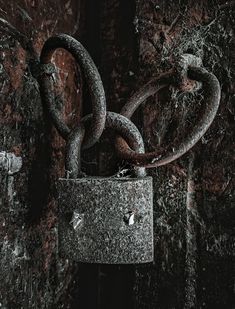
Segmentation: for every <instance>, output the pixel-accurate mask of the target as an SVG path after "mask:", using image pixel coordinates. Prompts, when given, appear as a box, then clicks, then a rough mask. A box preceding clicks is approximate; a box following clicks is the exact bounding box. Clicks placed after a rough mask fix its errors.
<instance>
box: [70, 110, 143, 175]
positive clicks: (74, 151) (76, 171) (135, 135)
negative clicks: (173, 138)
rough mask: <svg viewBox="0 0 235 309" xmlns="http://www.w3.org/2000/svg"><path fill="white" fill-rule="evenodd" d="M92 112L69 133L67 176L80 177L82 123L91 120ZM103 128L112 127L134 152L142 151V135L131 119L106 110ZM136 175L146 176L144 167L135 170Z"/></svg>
mask: <svg viewBox="0 0 235 309" xmlns="http://www.w3.org/2000/svg"><path fill="white" fill-rule="evenodd" d="M92 117H93V116H92V114H90V115H87V116H86V117H84V118H83V119H82V122H81V124H80V125H79V126H78V127H77V128H75V129H74V130H73V131H72V132H71V134H70V135H69V138H68V141H67V148H66V158H65V168H66V170H67V171H68V174H69V178H72V179H74V178H77V177H81V176H82V174H81V145H82V142H83V137H84V131H85V130H84V124H85V122H89V121H91V120H92ZM105 129H113V130H115V131H116V132H117V133H118V134H120V135H121V136H122V137H123V138H124V139H125V140H126V141H127V143H128V145H129V146H130V147H131V148H132V149H133V150H134V151H135V152H136V153H142V154H143V153H144V151H145V150H144V142H143V139H142V136H141V134H140V132H139V130H138V129H137V127H136V126H135V125H134V123H133V122H132V121H130V120H129V119H127V118H126V117H124V116H122V115H120V114H117V113H114V112H107V115H106V123H105ZM135 173H136V176H138V177H144V176H146V171H145V168H138V169H136V170H135Z"/></svg>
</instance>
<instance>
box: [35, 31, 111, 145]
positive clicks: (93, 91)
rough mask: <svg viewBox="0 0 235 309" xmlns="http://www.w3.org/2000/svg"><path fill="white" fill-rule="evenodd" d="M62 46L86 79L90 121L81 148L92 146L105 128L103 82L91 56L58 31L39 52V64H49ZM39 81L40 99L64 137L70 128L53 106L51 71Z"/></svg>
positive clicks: (70, 38)
mask: <svg viewBox="0 0 235 309" xmlns="http://www.w3.org/2000/svg"><path fill="white" fill-rule="evenodd" d="M58 48H63V49H65V50H67V51H69V52H70V53H71V54H72V55H73V56H74V58H75V60H76V61H77V63H79V65H80V66H81V69H82V72H83V74H84V76H85V78H86V81H87V84H88V88H89V92H90V96H91V100H92V112H93V113H92V114H93V116H92V123H91V126H90V128H89V129H88V130H87V133H86V136H85V140H84V145H83V148H89V147H91V146H93V145H94V144H95V143H96V142H97V141H98V140H99V138H100V136H101V134H102V133H103V130H104V125H105V116H106V102H105V93H104V89H103V84H102V81H101V78H100V75H99V72H98V70H97V68H96V66H95V64H94V62H93V60H92V59H91V57H90V55H89V54H88V52H87V51H86V49H85V48H84V47H83V45H82V44H81V43H80V42H78V41H77V40H75V39H74V38H73V37H71V36H69V35H66V34H59V35H57V36H54V37H51V38H49V39H48V40H47V41H46V42H45V44H44V46H43V48H42V52H41V56H40V61H41V64H42V65H44V64H48V63H50V61H51V58H52V55H53V53H54V51H55V50H56V49H58ZM39 81H40V84H41V87H40V88H41V94H42V100H43V101H44V103H45V104H46V106H47V108H48V109H49V111H50V115H51V119H52V120H53V123H54V125H55V126H56V128H57V130H58V132H59V133H60V135H61V136H62V137H63V138H65V139H66V138H67V136H68V134H69V133H70V129H69V128H68V126H67V125H66V124H65V123H64V121H63V119H62V117H61V114H60V112H59V111H58V110H57V108H56V107H55V94H54V88H53V76H52V75H51V74H43V76H41V77H40V79H39Z"/></svg>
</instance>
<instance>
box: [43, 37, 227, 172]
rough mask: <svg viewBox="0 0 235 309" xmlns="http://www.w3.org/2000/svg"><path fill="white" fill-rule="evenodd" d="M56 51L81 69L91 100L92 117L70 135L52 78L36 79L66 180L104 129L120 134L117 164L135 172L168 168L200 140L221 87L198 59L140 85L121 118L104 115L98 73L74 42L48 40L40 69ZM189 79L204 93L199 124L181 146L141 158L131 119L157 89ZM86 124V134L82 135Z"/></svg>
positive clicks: (140, 143) (48, 75) (183, 60)
mask: <svg viewBox="0 0 235 309" xmlns="http://www.w3.org/2000/svg"><path fill="white" fill-rule="evenodd" d="M57 48H64V49H66V50H67V51H69V52H70V53H71V54H72V55H73V56H74V58H75V60H76V61H77V62H78V63H79V64H80V65H81V68H82V70H83V73H84V75H85V77H86V79H87V82H88V86H89V90H90V95H91V99H92V114H90V115H88V116H86V117H84V118H83V119H82V120H81V122H80V124H79V125H78V126H77V127H76V128H75V129H73V130H70V129H69V128H68V126H67V125H66V124H65V123H64V121H63V119H62V116H61V114H60V113H59V111H58V110H57V108H56V106H55V96H54V92H53V82H52V76H51V75H52V74H51V73H50V72H48V71H47V69H46V70H44V71H43V70H42V72H43V73H42V74H41V76H40V78H39V80H40V89H41V95H42V99H43V101H44V102H45V104H46V106H47V108H48V110H49V113H50V115H51V118H52V121H53V123H54V125H55V127H56V128H57V130H58V132H59V133H60V134H61V136H62V137H64V138H65V139H66V140H67V155H66V169H67V170H68V171H70V177H78V176H79V175H80V152H81V148H84V149H85V148H90V147H91V146H93V145H94V144H95V143H96V142H97V141H98V140H99V138H100V136H101V135H102V133H103V130H104V129H105V128H109V129H113V130H115V131H116V132H117V134H119V136H118V137H117V139H116V149H117V152H118V155H119V156H120V158H122V159H125V160H127V161H128V162H130V163H131V164H133V165H135V166H139V167H148V168H150V167H156V166H161V165H165V164H168V163H170V162H172V161H174V160H176V159H178V158H180V157H181V156H182V155H184V154H185V153H186V152H187V151H188V150H190V149H191V148H192V147H193V146H194V145H195V144H196V143H197V142H198V141H199V140H200V139H201V138H202V136H203V135H204V134H205V133H206V131H207V130H208V128H209V127H210V125H211V123H212V121H213V119H214V118H215V115H216V112H217V110H218V107H219V102H220V96H221V90H220V85H219V82H218V80H217V78H216V77H215V75H213V74H212V73H210V72H208V71H207V70H206V69H205V68H203V67H202V62H201V59H200V58H197V57H195V56H194V55H188V54H185V55H183V56H182V57H181V58H180V60H179V61H178V64H177V66H176V69H175V70H172V71H170V72H167V73H165V74H162V75H160V76H159V77H158V78H155V79H153V80H151V81H150V82H148V83H147V84H145V85H144V86H143V87H142V88H141V89H139V90H138V91H137V92H136V93H134V95H133V96H132V97H131V98H130V99H129V101H128V102H127V103H126V104H125V105H124V107H123V108H122V110H121V112H120V114H116V113H113V112H107V113H106V103H105V93H104V89H103V84H102V81H101V79H100V75H99V73H98V70H97V68H96V66H95V64H94V63H93V61H92V59H91V58H90V56H89V54H88V52H87V51H86V50H85V48H84V47H83V46H82V45H81V43H79V42H78V41H76V40H75V39H74V38H72V37H70V36H68V35H64V34H60V35H57V36H55V37H52V38H49V39H48V40H47V41H46V43H45V44H44V46H43V49H42V53H41V58H40V59H41V64H42V66H45V65H48V64H50V61H51V57H52V54H53V53H54V51H55V50H56V49H57ZM188 79H191V80H194V81H197V82H200V84H201V85H202V89H203V91H204V105H205V110H204V112H203V114H202V116H201V118H200V120H199V122H198V123H197V124H196V126H195V127H194V128H193V130H192V131H191V132H189V134H188V135H187V136H186V138H185V139H184V141H182V142H181V143H179V144H178V145H176V146H175V147H174V149H172V150H171V151H169V152H163V153H159V151H152V152H148V153H145V152H144V144H143V139H142V136H141V134H140V132H139V131H138V129H137V128H136V126H135V125H134V124H133V123H132V122H131V120H130V118H131V117H132V115H133V113H134V112H135V111H136V110H137V108H138V107H139V106H140V105H141V104H143V103H144V102H145V101H146V100H147V99H148V98H149V97H151V96H153V95H154V94H156V93H157V92H158V91H159V90H160V89H162V88H165V87H168V86H169V85H173V86H179V85H183V84H184V82H186V81H187V80H188ZM87 123H88V124H89V125H88V129H85V127H87ZM85 124H86V126H85ZM75 158H77V160H76V159H75ZM137 175H139V176H144V175H145V169H144V168H142V169H141V168H138V169H137Z"/></svg>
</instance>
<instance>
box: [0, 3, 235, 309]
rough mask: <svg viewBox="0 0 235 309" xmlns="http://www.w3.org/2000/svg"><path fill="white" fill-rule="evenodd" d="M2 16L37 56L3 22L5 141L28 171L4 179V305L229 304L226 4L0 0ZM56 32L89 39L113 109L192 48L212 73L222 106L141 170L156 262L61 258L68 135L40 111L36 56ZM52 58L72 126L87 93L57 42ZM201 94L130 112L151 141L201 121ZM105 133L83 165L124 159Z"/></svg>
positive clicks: (229, 17)
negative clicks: (205, 126) (197, 134)
mask: <svg viewBox="0 0 235 309" xmlns="http://www.w3.org/2000/svg"><path fill="white" fill-rule="evenodd" d="M231 2H233V1H231ZM0 17H1V18H3V19H5V20H7V21H8V22H9V23H10V24H11V25H13V26H14V27H15V28H16V29H17V30H18V31H20V32H22V33H24V34H25V36H26V37H27V38H29V39H30V40H31V41H32V46H33V52H32V50H30V49H27V48H25V46H23V47H22V46H21V45H20V44H19V43H18V42H17V41H16V40H15V38H13V37H12V35H9V34H7V33H6V31H4V29H2V27H1V29H2V30H1V34H2V35H1V39H0V73H1V74H0V89H1V90H0V100H1V104H0V127H1V130H0V151H7V152H13V153H15V154H17V155H20V156H21V157H22V159H23V167H22V170H21V171H20V173H17V174H15V175H14V176H6V175H4V174H1V175H0V181H1V182H0V184H1V185H0V226H1V228H0V307H2V308H7V309H11V308H26V309H28V308H30V309H31V308H40V309H41V308H81V309H83V308H89V309H93V308H98V309H106V308H109V309H110V308H112V309H115V308H123V309H124V308H128V309H131V308H135V309H153V308H160V309H165V308H167V309H168V308H169V309H173V308H177V309H178V308H179V309H182V308H185V309H188V308H208V309H210V308H226V309H232V308H235V302H234V254H235V252H234V243H235V239H234V223H235V222H234V218H235V211H234V205H235V203H234V170H235V169H234V161H233V160H234V155H233V145H234V115H235V109H234V102H235V100H234V97H235V92H234V91H235V84H234V74H235V61H234V60H235V59H234V52H235V39H234V6H233V5H229V4H228V3H227V1H222V0H221V1H219V0H213V1H209V0H208V1H204V0H200V1H191V0H182V1H178V0H177V1H173V0H170V1H164V0H148V1H145V0H130V1H125V0H119V1H118V0H100V1H96V0H81V1H75V0H71V1H51V0H47V1H44V0H41V1H34V0H17V1H13V0H10V1H8V2H7V3H6V2H4V1H0ZM5 30H6V29H5ZM59 32H65V33H68V34H72V35H73V36H75V37H76V38H79V39H80V40H81V41H82V43H83V44H84V46H85V47H86V48H87V49H88V51H89V53H90V54H91V56H92V58H93V59H94V61H95V63H96V65H97V66H98V69H99V71H100V73H101V77H102V80H103V83H104V87H105V91H106V95H107V105H108V109H109V110H112V111H117V112H118V111H120V109H121V107H122V106H123V105H124V104H125V102H126V100H127V98H128V97H129V96H130V95H131V94H132V93H133V92H134V91H135V90H137V89H138V88H139V87H140V86H141V85H143V84H144V83H145V82H147V81H148V80H149V79H150V78H152V77H153V76H157V75H158V74H159V73H161V72H165V71H167V70H169V69H171V68H172V67H174V65H175V62H176V61H177V59H178V57H179V56H180V55H182V54H183V53H186V52H187V53H193V54H195V55H197V56H199V57H201V58H202V60H203V63H204V66H205V67H206V68H207V69H208V70H209V71H212V72H213V73H214V74H215V75H216V76H217V78H218V79H219V81H220V83H221V87H222V100H221V105H220V109H219V112H218V114H217V117H216V119H215V121H214V123H213V124H212V126H211V128H210V130H209V131H208V132H207V134H206V135H205V137H204V138H203V139H202V140H201V142H200V143H198V145H197V146H196V147H194V149H193V150H192V151H191V153H190V154H187V155H185V156H184V157H183V158H182V159H180V160H178V161H176V162H174V163H172V164H170V165H168V166H166V167H160V168H158V169H153V170H150V171H149V174H151V175H152V176H153V178H154V216H155V217H154V235H155V263H154V264H150V265H142V266H134V265H132V266H112V265H109V266H100V265H89V264H76V263H72V262H71V261H68V260H63V259H59V257H58V253H57V244H56V242H57V239H56V238H57V230H56V222H57V217H56V215H55V210H56V203H55V200H54V199H53V185H54V181H55V179H57V178H58V177H59V176H62V175H63V174H64V162H63V158H64V141H63V140H62V139H61V138H60V137H59V136H58V134H57V133H56V131H55V129H54V128H53V127H52V126H51V124H50V123H49V121H48V116H47V114H46V113H45V112H44V111H43V109H42V104H41V101H40V95H39V88H38V84H37V81H36V79H35V77H34V65H35V62H36V60H37V57H38V54H39V52H40V49H41V47H42V44H43V42H44V41H45V40H46V38H48V37H49V36H50V35H52V34H53V33H59ZM54 62H55V63H56V65H57V67H58V74H57V76H56V92H57V104H58V108H60V109H61V110H63V112H64V115H65V118H66V119H67V121H68V123H69V125H71V126H73V125H75V124H76V122H77V121H78V119H79V118H80V114H81V112H82V110H83V112H84V113H88V112H90V102H89V95H88V93H87V90H86V87H82V86H83V85H82V77H81V74H80V71H79V68H77V67H76V65H75V64H74V60H73V59H72V58H71V57H70V55H68V54H67V53H65V52H63V51H58V52H57V53H56V55H55V57H54ZM83 88H84V90H83ZM82 93H84V94H85V95H84V98H83V99H82ZM202 100H203V93H201V92H200V91H198V92H196V93H194V92H190V93H187V92H185V91H182V89H181V90H180V89H177V88H172V87H171V88H169V89H164V90H162V91H161V92H159V93H158V95H156V96H155V97H153V98H151V99H150V100H148V102H146V104H145V106H144V107H143V108H141V109H140V110H139V111H138V112H137V113H136V115H135V116H134V117H133V120H134V121H135V123H136V124H138V126H139V128H140V130H141V132H142V133H143V135H144V139H145V143H146V148H147V150H151V149H153V148H156V147H157V148H165V147H167V146H168V145H169V147H173V146H174V143H177V141H178V140H181V139H182V138H183V137H184V135H185V134H186V133H187V132H188V130H190V129H191V128H192V127H193V124H194V123H196V121H197V119H198V118H199V117H200V112H201V110H202V108H203V104H202ZM63 101H64V107H63ZM110 136H111V138H113V135H112V132H106V134H105V135H104V137H103V138H102V141H101V143H100V144H99V145H98V146H97V147H94V148H93V149H91V150H89V151H86V152H85V153H84V154H83V163H84V164H83V165H84V168H85V170H86V171H87V172H88V173H90V174H93V175H94V174H97V173H98V172H99V173H100V174H103V175H111V174H112V173H114V172H117V171H118V170H119V171H122V170H124V169H127V168H128V166H126V165H125V164H124V163H123V162H119V163H117V158H116V156H115V153H114V147H113V145H112V143H110Z"/></svg>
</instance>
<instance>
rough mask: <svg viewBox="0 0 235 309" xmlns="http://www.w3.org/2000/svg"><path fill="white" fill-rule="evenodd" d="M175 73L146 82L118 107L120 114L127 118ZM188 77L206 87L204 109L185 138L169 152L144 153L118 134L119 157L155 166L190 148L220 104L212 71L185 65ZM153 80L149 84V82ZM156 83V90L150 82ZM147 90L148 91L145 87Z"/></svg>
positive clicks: (138, 164) (171, 78)
mask: <svg viewBox="0 0 235 309" xmlns="http://www.w3.org/2000/svg"><path fill="white" fill-rule="evenodd" d="M173 75H174V74H172V73H169V74H165V75H163V76H161V77H159V79H157V80H154V81H153V82H150V83H148V85H149V86H144V87H143V88H141V89H140V90H139V91H138V92H137V93H135V94H134V95H133V96H132V97H131V99H130V100H129V102H127V104H126V105H125V106H124V107H123V109H122V110H121V114H122V115H124V116H125V117H127V118H130V117H131V116H132V115H133V113H134V111H135V110H136V109H137V108H138V107H139V106H140V105H141V104H142V103H144V102H145V100H146V99H147V98H148V97H150V96H152V95H153V94H154V93H156V92H158V91H159V90H160V89H161V88H162V87H164V85H166V82H167V81H168V82H170V83H171V82H172V80H174V76H173ZM188 77H189V78H190V79H193V80H196V81H199V82H202V84H203V89H204V91H205V98H204V103H205V105H206V108H205V111H204V113H203V115H202V116H201V118H200V121H199V122H198V123H197V125H196V126H195V127H194V129H193V130H192V132H190V133H189V135H188V136H187V137H186V138H185V140H184V141H183V142H182V143H181V144H179V145H178V146H177V147H174V149H173V150H172V151H171V152H170V153H166V154H162V153H159V152H158V151H153V152H149V153H145V154H140V153H136V152H134V151H133V150H132V149H130V147H128V145H127V144H126V142H125V141H124V140H123V139H122V138H121V137H118V138H117V142H116V148H117V151H118V153H119V155H120V157H121V158H123V159H126V160H128V161H129V162H131V163H133V164H135V165H137V166H144V167H148V168H149V167H156V166H161V165H165V164H168V163H170V162H172V161H174V160H176V159H178V158H180V157H181V156H182V155H183V154H185V153H186V152H187V151H188V150H190V149H191V148H192V147H193V146H194V145H195V144H196V143H197V142H198V141H199V140H200V139H201V137H202V136H203V135H204V134H205V133H206V131H207V130H208V128H209V127H210V125H211V123H212V121H213V119H214V118H215V115H216V112H217V110H218V107H219V102H220V96H221V90H220V85H219V81H218V79H217V78H216V77H215V75H213V74H212V73H209V72H208V71H207V70H206V69H204V68H195V67H189V68H188ZM151 84H152V86H151ZM154 84H155V90H154V88H153V85H154ZM146 90H148V92H147V91H146Z"/></svg>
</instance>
